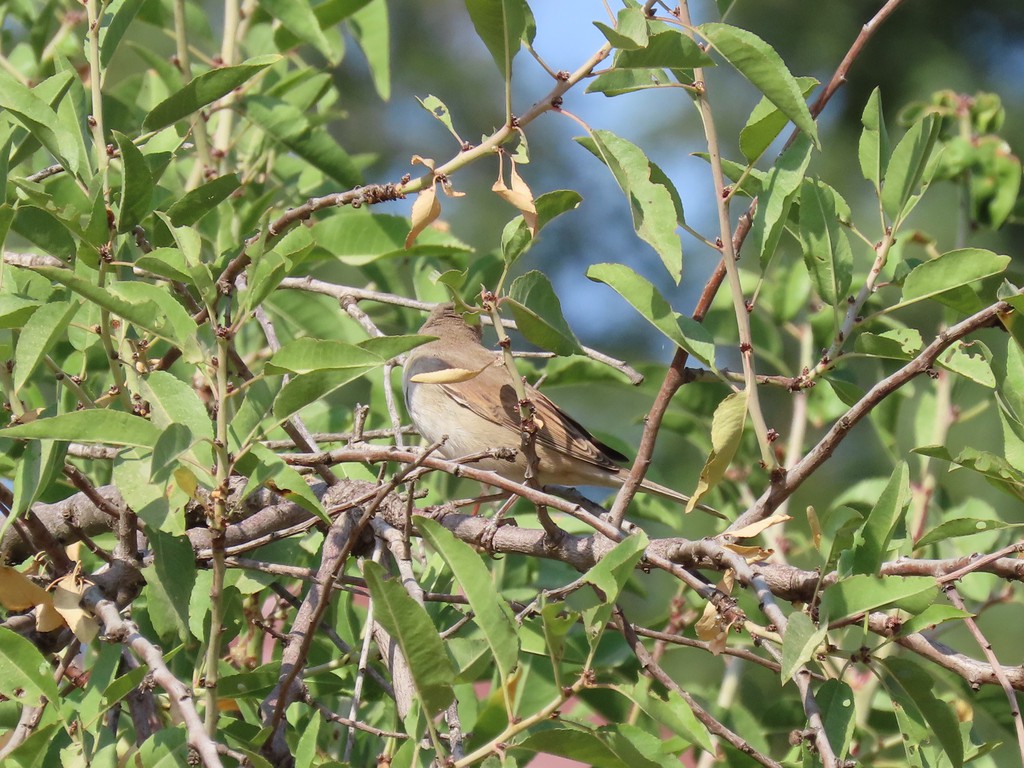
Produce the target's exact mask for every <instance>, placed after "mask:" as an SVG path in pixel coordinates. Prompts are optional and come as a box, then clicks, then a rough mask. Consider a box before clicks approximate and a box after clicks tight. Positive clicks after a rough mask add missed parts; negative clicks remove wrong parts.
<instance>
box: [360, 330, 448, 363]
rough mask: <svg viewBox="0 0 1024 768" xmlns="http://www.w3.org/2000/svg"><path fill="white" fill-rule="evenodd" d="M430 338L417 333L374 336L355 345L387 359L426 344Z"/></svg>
mask: <svg viewBox="0 0 1024 768" xmlns="http://www.w3.org/2000/svg"><path fill="white" fill-rule="evenodd" d="M430 340H431V337H430V336H419V335H417V334H408V335H399V336H376V337H374V338H372V339H366V340H365V341H360V342H359V343H358V344H357V345H356V346H357V347H359V348H360V349H362V350H365V351H366V352H370V353H371V354H374V355H376V356H377V357H379V358H380V359H381V360H383V361H387V360H394V359H395V358H397V357H399V356H400V355H404V354H405V353H406V352H408V351H409V350H411V349H416V347H419V346H421V345H423V344H426V343H427V342H428V341H430Z"/></svg>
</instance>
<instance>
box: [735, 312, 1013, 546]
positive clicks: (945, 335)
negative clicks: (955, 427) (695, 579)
mask: <svg viewBox="0 0 1024 768" xmlns="http://www.w3.org/2000/svg"><path fill="white" fill-rule="evenodd" d="M1011 311H1012V307H1011V306H1010V305H1009V304H1007V303H1006V302H1003V301H997V302H996V303H995V304H992V305H990V306H988V307H986V308H985V309H983V310H981V311H980V312H976V313H975V314H973V315H971V316H970V317H968V318H967V319H966V320H963V321H961V322H959V323H957V324H956V325H953V326H950V327H949V328H947V329H946V330H944V331H941V332H940V333H939V334H938V335H937V336H936V337H935V339H933V340H932V342H931V343H930V344H928V345H927V346H926V347H925V348H924V349H922V350H921V352H920V353H919V354H918V355H917V357H915V358H914V359H913V360H911V361H910V362H909V363H907V364H906V365H904V366H903V367H902V368H900V369H898V370H897V371H896V372H895V373H893V374H891V375H890V376H887V377H885V378H884V379H882V380H881V381H879V382H878V383H877V384H875V385H874V386H873V387H872V388H871V389H870V390H868V392H867V394H865V395H864V397H862V398H861V399H860V400H858V401H857V402H856V403H855V404H854V405H853V406H852V407H851V408H850V409H849V410H847V411H846V413H845V414H843V415H842V416H841V417H840V418H839V419H838V420H837V421H836V422H835V424H833V425H832V428H831V429H829V431H828V432H827V433H826V434H825V436H824V437H822V438H821V440H819V441H818V444H817V445H816V446H814V448H812V449H811V451H810V452H809V453H808V454H807V455H806V456H804V457H803V458H802V459H801V460H800V461H798V462H797V463H796V464H795V465H794V466H793V468H792V469H790V470H789V471H788V472H787V473H786V474H785V476H784V477H780V478H779V481H778V482H775V483H773V484H772V487H771V488H770V489H768V490H767V491H766V492H765V493H764V494H762V495H761V498H759V499H758V500H757V502H756V503H755V504H754V506H752V507H751V508H750V509H748V510H747V511H746V512H744V513H743V514H742V515H740V516H739V517H738V518H737V519H736V521H735V522H733V524H732V525H731V526H729V528H730V530H736V529H738V528H741V527H743V526H745V525H749V524H750V523H753V522H755V521H757V520H763V519H764V518H766V517H768V516H769V515H771V514H772V512H774V511H775V510H776V509H777V508H778V506H779V505H780V504H781V503H782V502H783V501H785V500H786V499H788V498H789V497H790V496H792V495H793V493H794V492H795V491H796V489H797V488H799V487H800V486H801V485H802V484H803V482H804V481H805V480H806V479H807V478H808V477H810V476H811V474H813V473H814V471H815V470H816V469H817V468H818V467H820V466H821V465H822V464H823V463H824V462H825V460H826V459H828V458H829V457H830V456H831V455H832V453H833V452H834V451H835V449H836V448H837V447H838V446H839V444H840V443H841V442H842V441H843V440H844V439H845V438H846V437H847V435H849V434H850V432H851V431H852V430H853V428H854V426H856V425H857V423H858V422H859V421H860V420H861V419H863V418H864V417H865V416H867V415H868V414H869V413H871V411H872V410H873V409H874V408H875V406H877V405H878V404H879V403H881V402H882V401H883V400H884V399H885V398H887V397H888V396H889V395H891V394H892V393H893V392H895V391H896V390H898V389H899V388H900V387H902V386H904V385H906V384H907V383H908V382H910V381H911V380H913V379H914V378H916V377H917V376H920V375H921V374H922V373H927V372H928V371H929V370H930V369H931V367H932V366H933V365H934V364H935V361H936V360H937V359H938V357H939V355H940V354H942V352H943V351H945V350H946V349H948V348H949V347H950V346H951V345H952V344H953V343H955V342H957V341H959V340H960V339H962V338H964V337H965V336H968V335H969V334H971V333H973V332H974V331H977V330H978V329H980V328H984V327H986V326H988V325H989V324H991V323H992V322H993V321H996V320H997V319H998V318H999V317H1000V316H1001V315H1005V314H1007V313H1009V312H1011Z"/></svg>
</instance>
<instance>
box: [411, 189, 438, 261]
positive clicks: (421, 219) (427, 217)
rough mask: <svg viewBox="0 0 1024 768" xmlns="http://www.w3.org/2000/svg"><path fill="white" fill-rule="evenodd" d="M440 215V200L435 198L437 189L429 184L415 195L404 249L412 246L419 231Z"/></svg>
mask: <svg viewBox="0 0 1024 768" xmlns="http://www.w3.org/2000/svg"><path fill="white" fill-rule="evenodd" d="M440 215H441V201H440V200H438V199H437V191H436V190H435V189H434V187H433V185H431V186H430V187H428V188H427V189H424V190H423V191H422V192H420V193H419V194H418V195H416V201H415V202H414V203H413V204H412V229H410V230H409V234H408V236H407V237H406V238H405V248H406V250H408V249H409V248H412V246H413V243H415V242H416V238H417V237H419V234H420V232H422V231H423V230H424V229H426V228H427V227H429V226H430V223H431V222H432V221H434V220H435V219H436V218H437V217H438V216H440Z"/></svg>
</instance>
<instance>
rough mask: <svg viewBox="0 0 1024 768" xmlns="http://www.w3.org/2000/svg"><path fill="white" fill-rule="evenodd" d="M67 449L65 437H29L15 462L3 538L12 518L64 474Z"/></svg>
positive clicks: (32, 502) (2, 533)
mask: <svg viewBox="0 0 1024 768" xmlns="http://www.w3.org/2000/svg"><path fill="white" fill-rule="evenodd" d="M67 450H68V444H67V443H66V442H64V441H62V440H30V441H29V443H28V444H27V445H26V446H25V450H24V451H23V452H22V454H21V456H20V457H19V458H18V460H17V463H16V465H15V474H14V501H13V503H12V504H11V514H10V516H8V518H7V520H6V521H5V523H4V525H3V526H0V529H2V530H0V538H2V537H3V535H4V533H6V531H7V527H8V526H9V525H10V523H11V520H12V519H14V518H17V517H18V516H19V515H21V513H22V512H24V511H25V510H26V509H28V508H29V507H31V506H32V505H33V504H34V503H35V502H36V501H38V500H39V498H40V497H41V496H42V495H43V493H44V492H45V491H47V490H49V489H50V483H52V482H53V481H54V479H56V478H57V477H59V476H60V475H61V473H62V471H63V469H64V457H65V456H66V454H67Z"/></svg>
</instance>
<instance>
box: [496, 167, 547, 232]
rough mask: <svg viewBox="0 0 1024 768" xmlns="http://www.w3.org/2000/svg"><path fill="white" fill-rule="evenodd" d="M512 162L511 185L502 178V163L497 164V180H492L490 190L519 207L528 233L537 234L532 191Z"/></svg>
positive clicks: (535, 210)
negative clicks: (492, 183)
mask: <svg viewBox="0 0 1024 768" xmlns="http://www.w3.org/2000/svg"><path fill="white" fill-rule="evenodd" d="M511 162H512V172H511V174H510V178H511V181H512V186H511V187H509V186H507V185H506V184H505V179H504V178H503V176H504V174H503V170H504V164H501V165H499V166H498V180H497V181H496V182H494V185H493V186H492V187H491V191H492V192H494V193H496V194H497V195H498V197H500V198H501V199H502V200H504V201H505V202H506V203H510V204H511V205H514V206H515V207H516V208H518V209H519V212H520V213H521V214H523V221H525V222H526V226H527V227H528V228H529V230H530V234H531V235H532V236H534V237H536V236H537V206H536V205H535V204H534V202H533V192H532V191H531V190H530V187H529V185H528V184H527V183H526V182H525V181H523V178H522V177H521V176H520V175H519V172H518V171H516V164H515V161H514V160H513V161H511Z"/></svg>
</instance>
